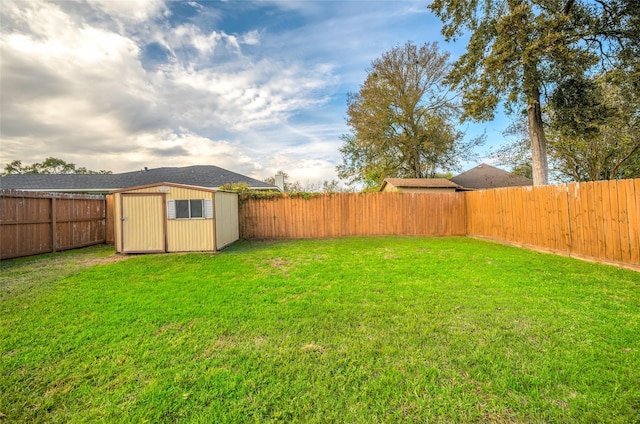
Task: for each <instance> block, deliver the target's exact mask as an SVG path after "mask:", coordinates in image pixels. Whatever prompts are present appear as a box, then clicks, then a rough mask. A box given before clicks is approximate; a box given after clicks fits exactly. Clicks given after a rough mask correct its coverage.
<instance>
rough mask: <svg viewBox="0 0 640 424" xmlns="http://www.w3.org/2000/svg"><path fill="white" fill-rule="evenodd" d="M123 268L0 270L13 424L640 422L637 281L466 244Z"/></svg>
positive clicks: (46, 263)
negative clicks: (23, 423)
mask: <svg viewBox="0 0 640 424" xmlns="http://www.w3.org/2000/svg"><path fill="white" fill-rule="evenodd" d="M91 255H94V256H95V258H94V259H92V257H91ZM78 257H81V258H82V259H81V260H80V259H78ZM122 258H123V257H122V256H117V255H113V254H112V251H110V250H108V248H104V247H103V248H94V249H93V250H92V249H89V250H83V251H77V252H75V253H74V252H65V253H64V254H58V255H42V256H41V257H38V258H26V259H21V260H14V261H6V262H4V263H3V264H2V276H1V280H0V281H1V284H2V286H0V287H1V288H2V291H0V294H1V295H2V297H1V298H0V299H1V300H0V311H1V316H0V336H1V345H0V347H1V350H0V352H1V355H2V356H1V358H0V370H1V372H2V374H1V377H0V392H1V394H0V413H1V414H3V415H4V416H5V417H6V418H7V419H8V420H9V421H32V422H45V421H47V422H52V423H53V422H87V421H97V422H100V421H103V422H113V421H126V422H136V421H138V422H175V421H187V422H203V423H204V422H253V421H260V422H262V421H267V422H268V421H286V422H396V421H418V422H452V421H456V422H549V421H553V422H576V421H578V422H585V421H586V422H589V421H591V422H621V423H623V422H634V421H637V420H638V418H640V371H639V370H640V338H639V337H638V334H640V274H639V273H637V272H633V271H629V270H623V269H618V268H615V267H610V266H602V265H597V264H591V263H585V262H581V261H577V260H573V259H569V258H564V257H558V256H553V255H547V254H542V253H538V252H531V251H526V250H521V249H517V248H513V247H507V246H502V245H498V244H493V243H488V242H485V241H479V240H473V239H467V238H412V237H370V238H343V239H331V240H303V241H276V242H263V241H249V242H240V243H237V244H235V245H233V246H231V247H230V248H228V249H225V250H224V251H223V252H221V253H218V254H213V255H212V254H198V253H195V254H194V253H192V254H170V255H144V256H132V257H125V258H126V259H124V260H116V259H122ZM64 261H67V262H66V263H68V264H69V265H68V266H64V263H65V262H64ZM50 267H53V268H55V269H56V271H55V273H47V272H41V273H40V274H41V275H42V278H41V279H40V281H39V278H38V275H39V274H38V273H39V270H46V269H48V268H50ZM29 270H31V272H29ZM29 276H31V277H29Z"/></svg>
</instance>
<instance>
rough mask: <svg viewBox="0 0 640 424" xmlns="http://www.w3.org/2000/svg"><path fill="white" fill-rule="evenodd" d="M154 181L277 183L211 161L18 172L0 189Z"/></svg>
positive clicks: (96, 188)
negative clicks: (119, 169) (120, 169)
mask: <svg viewBox="0 0 640 424" xmlns="http://www.w3.org/2000/svg"><path fill="white" fill-rule="evenodd" d="M155 183H175V184H184V185H192V186H199V187H207V188H218V187H220V186H222V185H225V184H229V183H245V184H247V185H248V186H249V187H253V188H260V189H273V190H277V187H275V186H272V185H271V184H267V183H265V182H264V181H260V180H256V179H254V178H251V177H247V176H246V175H242V174H238V173H236V172H231V171H228V170H226V169H223V168H219V167H217V166H213V165H196V166H186V167H181V168H155V169H148V170H141V171H133V172H124V173H121V174H19V175H6V176H4V177H0V188H1V189H12V190H29V191H84V192H108V191H110V190H117V189H122V188H127V187H135V186H141V185H147V184H155Z"/></svg>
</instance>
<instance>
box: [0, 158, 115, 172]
mask: <svg viewBox="0 0 640 424" xmlns="http://www.w3.org/2000/svg"><path fill="white" fill-rule="evenodd" d="M10 174H111V171H105V170H100V171H91V170H89V169H87V168H85V167H83V166H82V167H80V168H78V167H76V164H75V163H70V162H66V161H64V160H62V159H58V158H53V157H49V158H46V159H45V160H44V161H42V162H36V163H33V164H31V165H23V164H22V161H21V160H14V161H12V162H10V163H8V164H6V165H5V167H4V172H3V173H2V175H10Z"/></svg>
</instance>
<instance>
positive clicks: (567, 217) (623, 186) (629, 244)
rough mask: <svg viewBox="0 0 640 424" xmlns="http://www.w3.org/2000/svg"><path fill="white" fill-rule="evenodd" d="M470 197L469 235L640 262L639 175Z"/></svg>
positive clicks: (626, 262) (601, 258)
mask: <svg viewBox="0 0 640 424" xmlns="http://www.w3.org/2000/svg"><path fill="white" fill-rule="evenodd" d="M465 196H466V198H467V200H466V202H467V209H466V214H467V235H469V236H472V237H481V238H488V239H492V240H496V241H501V242H507V243H513V244H518V245H522V246H525V247H533V248H537V249H541V250H546V251H550V252H554V253H562V254H567V255H570V256H576V257H580V258H586V259H593V260H597V261H600V262H609V263H617V264H622V265H630V266H632V267H640V179H635V180H618V181H615V180H612V181H598V182H588V183H571V184H561V185H552V186H543V187H514V188H503V189H495V190H484V191H475V192H468V193H465Z"/></svg>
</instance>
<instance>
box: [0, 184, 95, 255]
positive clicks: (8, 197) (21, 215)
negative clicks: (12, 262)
mask: <svg viewBox="0 0 640 424" xmlns="http://www.w3.org/2000/svg"><path fill="white" fill-rule="evenodd" d="M105 221H106V205H105V199H104V197H102V196H90V195H80V194H51V193H33V192H21V191H12V190H0V259H7V258H15V257H19V256H29V255H36V254H39V253H46V252H56V251H59V250H65V249H73V248H77V247H83V246H89V245H93V244H100V243H104V242H105V234H106V231H105Z"/></svg>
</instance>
